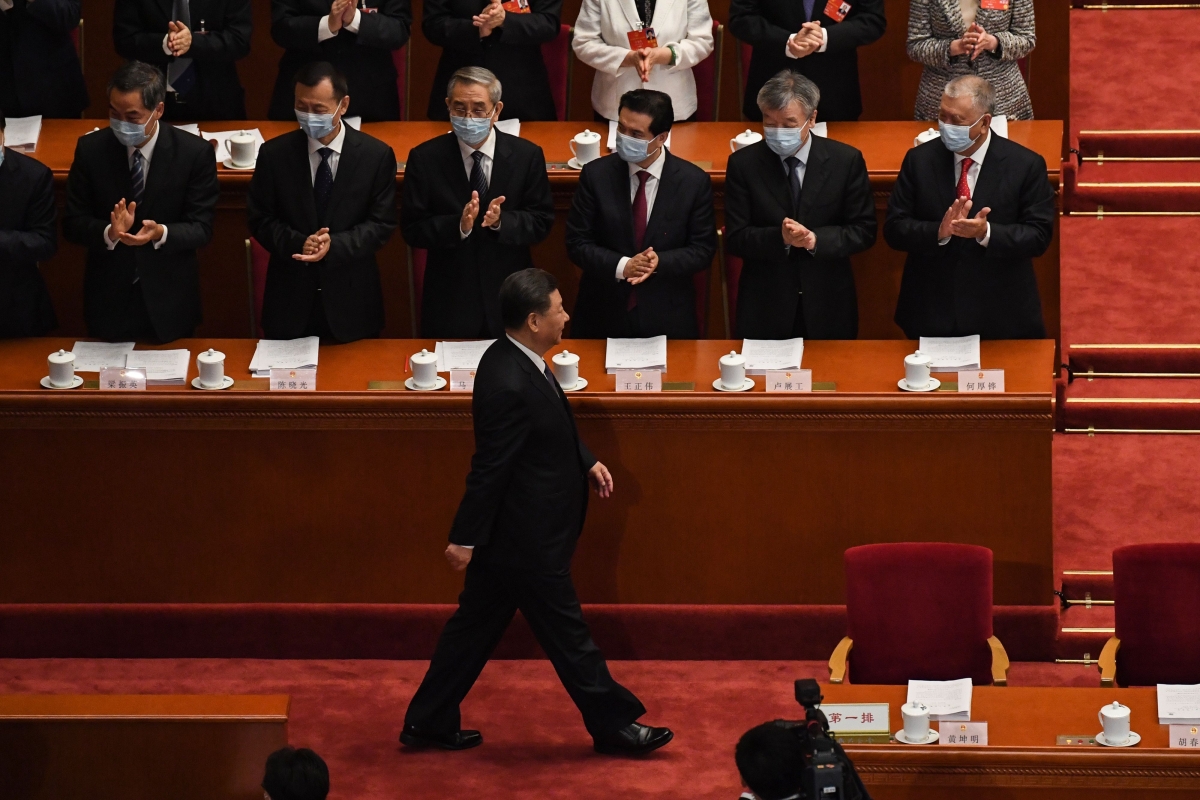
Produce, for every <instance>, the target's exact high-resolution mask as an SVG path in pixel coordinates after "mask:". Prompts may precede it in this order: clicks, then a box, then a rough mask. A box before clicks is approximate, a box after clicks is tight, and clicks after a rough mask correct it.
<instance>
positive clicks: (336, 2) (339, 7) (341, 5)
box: [329, 0, 354, 33]
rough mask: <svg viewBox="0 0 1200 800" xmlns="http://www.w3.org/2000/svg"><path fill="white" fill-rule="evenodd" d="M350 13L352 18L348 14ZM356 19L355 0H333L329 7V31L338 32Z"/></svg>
mask: <svg viewBox="0 0 1200 800" xmlns="http://www.w3.org/2000/svg"><path fill="white" fill-rule="evenodd" d="M347 13H349V15H350V18H349V19H347V18H346V15H347ZM353 19H354V0H333V5H331V6H330V7H329V32H330V33H337V32H338V31H340V30H341V29H342V26H344V25H345V24H346V23H347V22H350V21H351V20H353Z"/></svg>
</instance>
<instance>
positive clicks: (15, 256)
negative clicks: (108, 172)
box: [0, 108, 58, 338]
mask: <svg viewBox="0 0 1200 800" xmlns="http://www.w3.org/2000/svg"><path fill="white" fill-rule="evenodd" d="M54 218H55V211H54V175H53V173H51V172H50V168H49V167H47V166H46V165H45V164H43V163H42V162H40V161H36V160H34V159H32V158H30V157H29V156H26V155H22V154H21V153H17V152H15V151H12V150H5V149H4V109H3V108H0V337H2V338H8V337H12V336H41V335H42V334H44V333H46V332H47V331H49V330H50V329H52V328H54V327H55V326H56V325H57V324H58V321H57V319H56V318H55V316H54V306H52V305H51V304H50V293H49V292H47V291H46V282H45V281H44V280H43V279H42V273H41V272H39V271H38V262H39V261H45V260H46V259H48V258H50V257H51V256H53V255H54V251H55V250H56V249H58V230H57V228H56V227H55V225H54Z"/></svg>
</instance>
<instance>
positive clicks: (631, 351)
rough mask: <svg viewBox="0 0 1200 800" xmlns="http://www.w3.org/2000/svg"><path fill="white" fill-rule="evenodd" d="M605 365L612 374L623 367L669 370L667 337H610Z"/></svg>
mask: <svg viewBox="0 0 1200 800" xmlns="http://www.w3.org/2000/svg"><path fill="white" fill-rule="evenodd" d="M604 367H605V369H606V370H608V374H609V375H612V374H614V373H616V372H617V370H622V369H656V370H659V371H660V372H666V371H667V337H666V336H653V337H651V338H649V339H609V340H608V349H607V350H606V351H605V355H604Z"/></svg>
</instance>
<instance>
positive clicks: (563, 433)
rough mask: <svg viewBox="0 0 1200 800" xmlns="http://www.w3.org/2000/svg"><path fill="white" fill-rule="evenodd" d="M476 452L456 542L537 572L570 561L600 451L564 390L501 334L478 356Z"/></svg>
mask: <svg viewBox="0 0 1200 800" xmlns="http://www.w3.org/2000/svg"><path fill="white" fill-rule="evenodd" d="M471 410H472V412H473V415H474V425H475V455H474V456H473V457H472V458H471V473H470V474H469V475H468V476H467V489H466V492H465V493H464V494H463V499H462V502H461V503H459V506H458V513H457V514H455V516H454V525H453V527H452V528H451V529H450V541H451V542H452V543H454V544H458V545H467V546H473V547H478V548H481V549H482V548H486V549H487V552H488V554H489V555H490V556H491V557H494V558H496V559H497V560H499V561H503V562H507V563H509V564H512V565H514V566H518V567H523V568H525V569H528V570H531V571H536V572H543V573H544V572H551V573H562V572H566V571H567V569H568V568H569V567H570V563H571V556H572V555H573V554H574V552H575V543H576V541H578V539H579V534H580V531H581V530H582V529H583V520H584V515H585V514H586V513H587V492H588V487H587V473H588V470H590V469H591V468H592V467H593V466H594V465H595V463H596V457H595V456H593V455H592V454H591V452H590V451H589V450H588V449H587V447H586V446H585V445H584V444H583V442H582V441H580V439H579V432H578V431H577V430H576V429H575V418H574V416H573V415H572V414H571V406H570V404H568V403H567V398H566V395H564V394H563V393H562V392H561V390H559V389H558V384H557V383H555V384H553V385H551V383H550V381H548V380H547V379H546V376H545V374H544V373H542V372H539V371H538V368H537V367H536V366H535V365H534V363H533V360H532V359H530V358H529V356H528V355H526V354H525V353H523V352H522V351H521V350H520V349H518V348H517V346H516V345H515V344H513V343H512V342H511V341H509V340H508V337H506V336H503V335H501V336H500V338H498V339H497V340H496V343H495V344H493V345H492V346H491V347H489V348H488V349H487V352H485V353H484V354H483V357H482V358H481V359H480V360H479V369H478V370H476V372H475V390H474V396H473V397H472V399H471Z"/></svg>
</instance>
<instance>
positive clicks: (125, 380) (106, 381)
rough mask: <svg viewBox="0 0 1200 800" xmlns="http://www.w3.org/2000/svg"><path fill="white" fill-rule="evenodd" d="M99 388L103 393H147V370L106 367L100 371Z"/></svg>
mask: <svg viewBox="0 0 1200 800" xmlns="http://www.w3.org/2000/svg"><path fill="white" fill-rule="evenodd" d="M99 388H100V391H102V392H144V391H146V370H144V369H129V368H126V367H105V368H104V369H102V370H100V386H99Z"/></svg>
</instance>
